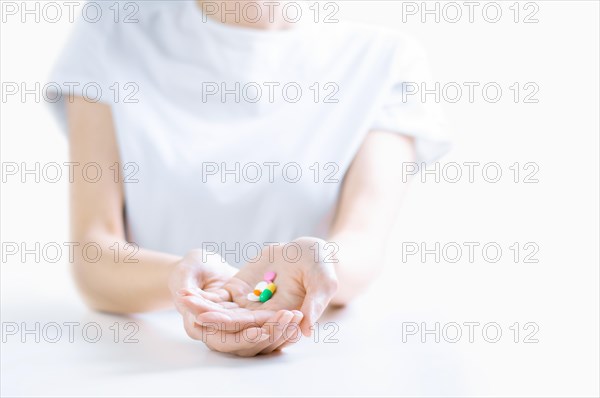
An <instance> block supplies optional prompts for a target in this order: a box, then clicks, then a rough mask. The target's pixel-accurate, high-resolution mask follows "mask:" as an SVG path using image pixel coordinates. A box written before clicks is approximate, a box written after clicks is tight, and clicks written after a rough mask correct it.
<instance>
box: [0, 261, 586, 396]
mask: <svg viewBox="0 0 600 398" xmlns="http://www.w3.org/2000/svg"><path fill="white" fill-rule="evenodd" d="M409 270H410V267H404V268H401V267H388V269H387V271H386V272H385V273H384V275H383V276H382V278H380V279H379V280H378V282H377V283H376V284H375V285H374V287H373V288H372V289H371V290H370V291H369V292H368V293H367V294H366V295H364V296H363V297H361V298H359V299H357V301H356V302H355V303H354V304H353V305H351V306H349V307H346V308H345V309H343V310H338V311H335V312H329V313H327V314H326V316H325V317H324V318H323V319H322V320H321V324H324V323H326V322H335V323H336V324H337V325H339V331H338V332H337V333H336V335H335V336H334V337H335V338H337V340H338V342H337V343H325V342H323V341H320V342H318V343H315V342H313V341H310V340H307V339H304V340H302V341H301V342H300V343H298V344H297V345H295V346H293V347H291V348H289V349H288V350H286V351H285V352H284V353H281V354H276V355H270V356H260V357H256V358H236V357H233V356H229V355H223V354H219V353H215V352H211V351H210V350H208V349H207V348H206V347H205V346H204V345H203V344H202V343H199V342H196V341H193V340H191V339H189V338H188V337H187V336H186V334H185V332H184V331H183V328H182V327H181V322H180V319H179V316H178V314H177V313H175V312H174V311H166V312H161V313H154V314H146V315H142V316H135V317H131V318H126V317H119V316H112V315H107V314H101V313H95V312H92V311H90V310H88V309H87V308H86V307H84V306H83V305H82V304H81V301H80V298H79V297H78V295H77V292H76V290H75V288H74V286H73V283H72V282H71V279H70V276H69V269H68V267H67V266H62V265H48V264H45V265H35V266H24V265H20V266H10V265H6V266H4V267H3V269H2V322H3V325H5V327H6V325H7V322H14V323H17V324H19V325H21V323H22V322H24V323H25V325H26V326H27V327H29V328H33V327H34V324H35V322H40V327H42V326H43V325H46V324H48V323H49V322H56V323H58V324H60V325H62V324H63V323H64V322H79V323H80V324H81V325H84V324H87V323H91V322H96V323H98V324H99V325H100V327H101V330H102V332H103V335H102V338H101V339H100V341H98V342H97V343H90V342H86V341H85V340H84V339H83V338H82V335H81V327H80V328H78V329H76V332H75V334H74V339H75V341H74V342H73V343H71V342H69V341H68V336H67V331H68V329H67V328H66V327H63V329H62V330H63V336H62V338H61V340H60V341H59V342H57V343H50V342H47V341H44V340H43V338H42V341H40V342H39V343H35V342H34V339H35V336H34V335H25V336H23V335H22V334H21V333H18V334H17V335H4V336H3V340H5V341H3V344H2V359H1V360H2V362H1V366H2V369H1V370H2V372H1V374H2V383H1V385H2V387H1V393H2V396H219V395H227V396H239V395H251V396H261V397H262V396H300V395H319V396H323V395H336V396H348V395H350V396H352V395H370V396H373V395H395V396H398V395H404V396H421V395H425V396H444V395H446V396H464V395H467V394H475V395H496V394H498V395H510V394H515V395H518V394H522V395H526V394H534V395H535V394H541V395H545V394H549V395H561V392H562V393H567V392H569V391H573V388H574V387H575V388H576V389H577V386H579V387H580V388H581V390H580V391H581V392H585V391H590V388H593V385H591V384H590V381H591V380H593V379H594V377H593V376H591V373H590V372H593V371H594V369H593V366H591V367H586V369H585V371H583V372H582V371H581V369H572V367H571V366H570V365H569V363H571V362H569V361H570V360H578V358H579V360H580V361H581V360H587V359H589V357H586V356H585V352H580V351H578V350H577V349H575V348H574V349H573V350H568V349H565V350H563V351H560V348H559V346H558V343H560V341H559V342H557V344H556V345H553V344H552V343H549V342H548V339H550V340H552V337H551V336H550V333H548V330H547V327H544V326H547V325H542V333H540V336H538V337H542V340H541V342H540V343H539V344H529V345H524V344H514V343H513V342H512V341H511V338H509V337H508V336H507V337H506V338H503V339H502V341H501V342H500V343H497V344H490V343H486V342H484V341H481V338H478V339H477V340H476V341H475V343H468V342H465V341H464V338H463V340H462V341H461V342H460V343H458V344H449V343H444V342H441V343H435V342H433V341H429V342H427V343H421V342H420V341H419V339H418V338H417V337H414V336H413V337H414V338H413V339H411V340H409V341H408V342H407V343H402V336H401V323H402V322H406V321H416V322H420V321H427V322H435V321H442V322H443V321H446V322H448V321H449V320H460V321H467V320H479V321H486V319H487V320H496V321H498V320H499V319H498V316H496V317H492V316H487V317H486V316H485V313H484V312H481V313H479V312H477V313H478V314H479V315H478V316H479V318H477V317H475V318H473V316H472V315H473V314H475V313H476V312H472V310H473V308H475V307H471V312H470V314H471V318H473V319H471V318H469V317H467V316H466V315H465V314H468V313H469V311H462V312H461V311H458V312H456V311H455V312H454V313H452V312H451V311H449V310H448V309H449V308H455V309H456V308H459V307H462V308H463V310H466V309H468V307H469V306H468V304H467V303H468V302H472V303H475V302H476V301H478V300H482V299H483V298H485V297H486V294H485V290H486V289H485V288H484V287H480V288H475V287H472V291H471V293H472V294H473V296H464V295H462V296H460V297H466V298H465V300H464V301H462V302H461V303H459V302H458V301H457V300H458V299H456V297H459V295H456V294H454V295H453V293H452V292H453V291H454V289H455V288H456V283H457V281H458V280H460V276H457V277H452V275H456V272H453V273H446V274H444V273H443V272H440V271H441V270H442V268H438V269H437V270H433V269H429V270H424V269H423V267H421V268H414V269H413V272H408V271H409ZM415 270H416V271H415ZM435 275H437V276H435ZM434 276H435V277H434ZM499 282H501V280H500V281H499ZM434 291H435V292H436V293H435V294H433V292H434ZM489 293H491V294H492V295H494V291H493V288H492V289H491V291H489ZM514 294H517V295H518V294H519V287H518V286H516V287H515V293H514ZM477 297H479V299H478V298H477ZM436 307H438V308H436ZM485 308H486V311H487V312H488V313H493V312H494V308H493V307H490V303H489V302H488V303H487V305H486V306H485ZM451 316H453V317H454V318H450V317H451ZM517 318H518V317H517ZM517 320H518V319H517ZM509 321H512V319H507V320H506V322H504V323H503V324H502V325H503V328H504V332H505V333H506V332H507V331H508V330H507V327H508V326H509V325H510V323H512V322H510V323H509ZM538 321H539V320H538ZM115 322H119V323H120V325H123V324H124V323H126V322H135V323H137V324H138V325H139V332H137V334H136V335H135V338H136V339H137V340H139V342H138V343H124V342H123V341H122V340H123V338H124V336H123V335H121V336H120V341H119V342H117V343H115V342H114V341H113V338H114V336H113V332H112V331H111V329H109V327H110V326H111V325H112V324H114V323H115ZM501 323H502V321H501ZM320 330H321V334H320V340H324V337H325V336H326V335H327V334H328V333H330V332H331V331H332V330H333V329H329V330H324V329H323V327H321V328H320ZM50 333H51V330H50V329H48V336H49V338H50V339H52V338H53V336H54V332H52V335H51V336H50ZM23 338H25V339H26V342H25V343H23V342H22V341H21V340H22V339H23ZM588 349H589V347H588ZM587 353H588V354H589V352H587ZM569 355H570V357H569ZM557 358H560V360H557ZM559 375H560V376H562V378H561V377H557V376H559ZM574 380H575V381H579V384H574V383H573V381H574Z"/></svg>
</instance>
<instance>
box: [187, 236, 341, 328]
mask: <svg viewBox="0 0 600 398" xmlns="http://www.w3.org/2000/svg"><path fill="white" fill-rule="evenodd" d="M296 242H300V244H301V245H302V251H301V256H299V258H298V259H297V260H294V261H290V260H289V259H286V256H285V255H284V250H283V248H282V247H280V246H275V247H272V248H271V252H268V250H269V249H268V248H267V249H265V250H264V251H263V253H262V255H261V257H260V259H259V260H258V261H254V262H249V263H247V264H246V265H245V266H244V267H242V269H240V270H239V272H237V273H236V274H235V275H234V276H232V277H230V278H229V279H227V281H226V282H225V281H224V280H223V278H220V277H217V278H215V279H212V280H209V281H205V283H204V287H203V289H202V291H201V292H200V294H199V296H202V298H203V299H200V298H193V297H190V296H188V298H187V300H184V301H185V302H186V303H187V305H188V306H189V307H192V308H191V309H193V312H194V313H196V314H198V316H199V318H200V319H202V323H213V322H222V321H223V320H224V319H228V320H229V321H232V322H233V321H238V320H241V322H242V323H244V324H248V323H251V322H254V323H258V324H261V323H264V322H265V321H266V320H267V319H270V318H271V317H272V316H274V315H275V313H276V312H277V311H279V310H288V311H291V310H301V311H302V312H303V313H305V315H307V314H306V313H308V315H310V316H308V315H307V317H306V319H305V321H306V325H305V327H308V326H309V325H310V322H312V321H315V320H316V319H315V318H318V316H319V315H320V314H321V312H322V311H323V309H324V308H325V306H326V305H327V303H328V302H329V300H330V299H331V297H332V295H333V293H334V292H335V290H336V288H337V287H336V286H337V284H336V283H337V282H336V279H335V271H333V270H332V268H333V266H332V265H331V264H323V263H321V262H320V261H315V255H314V252H313V251H312V250H311V247H312V246H311V245H312V243H313V241H311V240H309V239H303V240H297V241H296ZM268 271H274V272H275V273H276V274H277V276H276V278H275V281H274V283H275V284H276V286H277V291H276V292H275V294H274V295H273V297H272V298H271V299H270V300H268V301H267V302H265V303H261V302H255V301H250V300H248V298H247V295H248V293H251V292H252V291H253V290H254V287H255V286H256V284H257V283H258V282H261V281H262V280H263V275H264V274H265V273H266V272H268ZM223 317H225V318H223ZM303 324H304V321H303ZM303 329H304V328H303Z"/></svg>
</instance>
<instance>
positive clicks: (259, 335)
mask: <svg viewBox="0 0 600 398" xmlns="http://www.w3.org/2000/svg"><path fill="white" fill-rule="evenodd" d="M292 318H293V314H292V313H291V312H290V311H286V310H281V311H279V312H277V313H275V315H274V316H272V317H271V318H270V319H268V321H267V322H268V323H269V325H277V324H278V323H279V324H280V323H284V322H285V323H287V322H289V321H290V320H291V319H292ZM198 328H199V329H200V330H202V332H203V334H204V335H203V336H202V341H203V342H205V343H206V345H208V346H209V348H211V349H212V350H215V351H219V352H228V353H231V354H235V355H239V356H243V357H250V356H255V355H257V354H258V353H260V352H261V351H262V350H264V349H265V348H266V347H268V346H269V345H270V344H272V343H273V342H274V341H275V337H274V336H273V335H272V334H271V333H272V332H273V330H269V329H273V328H269V327H267V326H263V327H250V328H246V329H243V330H241V331H239V332H237V333H227V332H224V331H221V330H218V329H216V328H215V327H214V325H210V326H198ZM279 337H280V336H277V338H279Z"/></svg>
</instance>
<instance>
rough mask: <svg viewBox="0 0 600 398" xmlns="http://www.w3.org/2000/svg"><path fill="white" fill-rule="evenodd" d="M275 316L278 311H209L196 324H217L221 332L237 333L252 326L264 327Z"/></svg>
mask: <svg viewBox="0 0 600 398" xmlns="http://www.w3.org/2000/svg"><path fill="white" fill-rule="evenodd" d="M275 314H276V311H273V310H248V309H240V310H239V311H233V310H229V311H227V310H219V311H209V312H203V313H200V314H199V315H198V316H196V323H198V324H200V325H206V324H216V325H218V328H219V330H222V331H225V332H232V331H234V332H237V331H239V330H242V329H246V328H248V327H251V326H259V327H260V326H263V325H264V324H265V323H266V322H267V321H268V320H269V319H270V318H272V317H273V315H275Z"/></svg>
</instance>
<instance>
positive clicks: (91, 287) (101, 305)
mask: <svg viewBox="0 0 600 398" xmlns="http://www.w3.org/2000/svg"><path fill="white" fill-rule="evenodd" d="M94 265H95V264H90V263H87V262H76V263H75V264H73V267H72V274H73V279H74V281H75V285H76V286H77V290H78V291H79V294H80V296H81V298H82V300H83V302H84V304H85V305H86V306H87V307H88V308H89V309H91V310H93V311H97V312H102V313H109V314H115V315H132V314H135V313H140V312H145V311H144V309H143V308H136V306H135V303H131V304H125V302H124V301H122V300H117V299H116V298H115V297H114V295H113V294H111V292H110V291H109V289H110V287H109V286H107V285H106V283H104V281H103V279H102V277H101V275H96V273H95V272H94V270H93V268H92V267H93V266H94Z"/></svg>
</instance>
